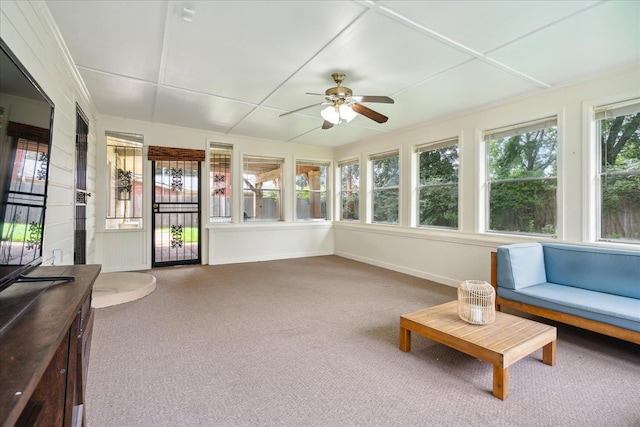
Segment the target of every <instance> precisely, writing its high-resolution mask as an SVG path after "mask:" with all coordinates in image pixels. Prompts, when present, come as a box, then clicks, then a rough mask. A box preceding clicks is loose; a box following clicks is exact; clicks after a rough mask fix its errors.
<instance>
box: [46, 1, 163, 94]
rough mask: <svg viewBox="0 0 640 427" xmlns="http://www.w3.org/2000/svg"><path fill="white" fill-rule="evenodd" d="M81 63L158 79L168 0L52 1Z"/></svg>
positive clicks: (154, 80) (52, 10)
mask: <svg viewBox="0 0 640 427" xmlns="http://www.w3.org/2000/svg"><path fill="white" fill-rule="evenodd" d="M47 5H48V6H49V10H50V11H51V14H52V15H53V18H54V19H55V21H56V23H57V24H58V27H59V28H60V31H61V33H62V36H63V37H64V40H65V42H66V44H67V46H68V48H69V51H70V52H71V55H72V56H73V59H74V61H75V63H76V65H78V66H82V67H88V68H91V69H95V70H101V71H106V72H109V73H114V74H119V75H123V76H130V77H135V78H138V79H143V80H147V81H151V82H157V80H158V72H159V70H160V57H161V52H162V37H163V33H164V25H165V16H166V9H167V2H166V1H151V0H144V1H131V0H129V1H127V2H126V5H125V2H122V1H60V0H56V1H49V2H47Z"/></svg>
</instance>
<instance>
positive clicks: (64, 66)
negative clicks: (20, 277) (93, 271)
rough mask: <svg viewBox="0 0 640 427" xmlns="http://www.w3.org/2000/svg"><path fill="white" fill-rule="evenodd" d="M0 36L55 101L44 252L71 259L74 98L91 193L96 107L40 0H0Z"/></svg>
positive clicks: (91, 217) (90, 249)
mask: <svg viewBox="0 0 640 427" xmlns="http://www.w3.org/2000/svg"><path fill="white" fill-rule="evenodd" d="M0 37H2V39H3V40H4V42H5V43H6V44H7V45H8V47H9V49H11V51H12V52H13V54H14V55H15V56H16V57H17V58H18V60H19V61H20V62H21V63H22V65H24V66H25V68H26V69H27V70H28V71H29V73H30V74H31V75H32V76H33V78H34V79H35V80H36V81H37V82H38V84H39V85H40V86H41V87H42V89H43V90H44V92H45V93H46V94H47V95H48V96H49V98H51V100H52V101H53V103H54V104H55V109H54V121H53V138H52V139H53V142H52V149H51V157H50V165H49V188H48V199H47V213H46V222H45V231H44V246H43V257H44V258H45V263H51V258H52V255H53V250H54V249H61V250H62V254H63V264H73V250H74V240H73V234H74V233H73V232H74V221H73V219H74V216H75V199H74V186H75V185H74V182H75V178H74V177H75V129H76V103H77V104H78V105H80V108H82V110H83V111H84V112H85V114H86V115H87V116H88V117H89V156H88V158H89V164H88V174H89V177H88V178H89V179H88V191H89V192H91V193H95V165H96V164H95V152H96V150H95V142H96V138H95V135H96V134H95V127H94V122H95V120H94V117H95V109H94V107H93V105H92V103H91V100H90V98H89V95H88V94H87V92H86V88H85V87H84V85H83V83H82V82H81V80H80V79H79V78H78V72H77V70H76V69H75V67H74V66H73V65H72V62H71V61H70V56H69V55H68V52H67V50H66V47H65V46H64V43H63V42H62V40H61V37H60V36H59V33H58V31H57V28H56V26H55V24H54V23H53V19H52V17H51V15H50V13H49V9H47V7H46V5H45V4H44V2H26V1H12V0H2V1H1V2H0ZM87 215H88V219H87V260H88V262H89V263H92V262H95V245H94V235H93V230H94V225H95V209H94V205H93V200H91V199H90V200H89V206H88V207H87Z"/></svg>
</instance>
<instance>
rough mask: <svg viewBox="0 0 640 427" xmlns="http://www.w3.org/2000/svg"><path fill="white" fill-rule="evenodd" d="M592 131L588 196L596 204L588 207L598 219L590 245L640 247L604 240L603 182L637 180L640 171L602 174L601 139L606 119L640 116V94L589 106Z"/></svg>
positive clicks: (624, 241)
mask: <svg viewBox="0 0 640 427" xmlns="http://www.w3.org/2000/svg"><path fill="white" fill-rule="evenodd" d="M589 109H590V113H591V115H590V119H591V123H590V131H591V133H592V137H591V138H590V140H591V146H592V158H593V163H592V164H593V171H594V172H593V175H592V176H593V180H590V182H593V186H592V187H593V191H592V192H590V193H589V194H591V195H592V199H593V203H591V204H590V205H589V206H590V207H592V208H593V211H594V212H595V215H594V217H593V220H592V224H591V225H592V227H593V228H592V229H593V230H595V232H594V233H593V235H591V236H585V237H586V239H585V240H588V241H595V242H600V243H614V244H628V245H640V239H638V240H634V239H622V238H620V239H618V238H614V237H603V235H602V232H603V210H604V208H603V192H604V188H603V185H602V181H603V179H604V178H606V177H610V176H627V177H629V176H635V175H638V174H640V169H638V170H629V169H626V170H624V171H612V172H609V171H603V169H602V156H603V152H602V151H603V148H604V147H603V146H602V145H601V143H600V141H601V135H602V122H603V121H604V120H607V119H613V118H617V117H620V116H627V115H631V114H638V113H640V98H638V97H637V94H634V96H630V97H628V98H627V99H624V100H618V101H613V102H599V103H597V105H592V106H590V108H589Z"/></svg>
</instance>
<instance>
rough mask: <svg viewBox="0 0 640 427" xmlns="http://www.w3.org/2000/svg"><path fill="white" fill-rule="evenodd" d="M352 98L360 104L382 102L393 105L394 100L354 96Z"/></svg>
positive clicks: (384, 97) (381, 97)
mask: <svg viewBox="0 0 640 427" xmlns="http://www.w3.org/2000/svg"><path fill="white" fill-rule="evenodd" d="M351 98H353V99H355V100H356V101H358V102H381V103H383V104H393V103H394V101H393V99H391V98H389V97H388V96H363V95H354V96H352V97H351Z"/></svg>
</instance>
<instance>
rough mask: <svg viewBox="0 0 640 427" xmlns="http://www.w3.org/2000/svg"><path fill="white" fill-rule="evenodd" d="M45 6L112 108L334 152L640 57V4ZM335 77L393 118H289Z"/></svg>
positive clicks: (484, 1)
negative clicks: (381, 99)
mask: <svg viewBox="0 0 640 427" xmlns="http://www.w3.org/2000/svg"><path fill="white" fill-rule="evenodd" d="M45 1H46V4H47V5H48V6H49V8H50V10H51V12H52V16H53V17H54V19H55V21H56V23H57V24H58V26H59V28H60V33H61V34H62V36H63V38H64V40H65V41H66V43H67V45H68V47H69V51H70V52H71V55H72V57H73V58H74V60H75V62H76V65H77V66H78V68H79V70H80V71H81V74H82V76H83V78H84V79H85V81H86V85H87V88H88V90H89V92H90V94H91V97H92V99H93V100H94V101H95V104H96V108H97V110H98V112H99V113H100V114H109V115H116V116H123V117H131V118H134V119H140V120H147V121H151V122H158V123H167V124H173V125H178V126H183V127H192V128H198V129H205V130H211V131H216V132H222V133H231V134H234V135H246V136H251V137H260V138H268V139H275V140H282V141H295V142H300V143H309V144H319V145H325V146H331V147H334V146H337V145H342V144H347V143H350V142H354V141H358V140H360V139H363V138H369V137H371V136H373V135H379V134H383V133H387V132H390V131H395V130H400V129H403V128H406V127H413V126H416V125H418V124H420V123H423V122H425V121H427V120H435V119H438V118H439V117H444V116H448V115H451V114H456V113H459V112H462V111H467V110H469V109H472V108H477V107H479V106H484V105H488V104H490V103H492V102H496V101H501V100H504V99H508V98H511V97H514V96H517V95H520V94H522V93H525V92H531V91H536V90H543V89H545V88H546V87H547V86H549V85H550V86H551V87H553V86H555V85H557V84H560V83H563V82H565V81H570V80H572V79H577V78H580V77H582V76H584V75H588V74H593V73H596V72H600V71H604V70H607V69H614V68H618V67H621V66H625V65H626V64H629V63H631V62H633V63H636V64H637V63H639V62H640V30H639V29H640V1H637V0H632V1H622V0H620V1H617V0H614V1H606V2H601V1H595V0H574V1H565V0H562V1H543V0H539V1H537V0H520V1H497V0H477V1H418V0H415V1H386V0H385V1H376V0H365V1H361V0H343V1H324V0H305V1H195V0H185V1H152V0H148V1H97V0H85V1H81V2H80V1H60V0H45ZM0 4H1V3H0ZM185 7H192V8H194V9H195V14H194V15H193V20H191V21H190V22H189V21H188V20H184V19H183V13H184V8H185ZM478 58H479V59H478ZM491 61H497V62H498V64H496V63H494V62H491ZM500 63H501V64H502V66H500ZM335 72H340V73H344V74H346V80H345V81H344V83H343V85H344V86H347V87H349V88H351V89H352V90H353V92H354V94H355V95H386V96H390V97H392V98H394V99H395V103H394V104H379V103H365V105H366V106H367V107H369V108H371V109H373V110H375V111H378V112H380V113H381V114H384V115H386V116H388V117H389V120H388V122H386V123H384V124H378V123H375V122H374V121H372V120H369V119H367V118H365V117H363V116H358V117H357V118H356V119H354V121H353V122H352V123H350V124H346V123H343V124H340V125H336V126H334V127H333V128H332V129H329V130H321V129H320V126H321V125H322V121H323V120H322V118H321V117H320V110H321V108H320V107H319V106H316V107H313V108H309V109H306V110H303V111H301V112H299V113H295V114H291V115H288V116H285V117H279V115H280V114H282V113H284V112H286V111H291V110H295V109H298V108H301V107H304V106H308V105H312V104H314V103H315V104H318V103H320V102H322V101H324V100H325V98H324V96H323V95H322V94H324V92H325V90H327V89H328V88H331V87H333V86H335V84H334V82H333V80H332V78H331V74H332V73H335ZM306 92H314V93H320V94H321V95H319V96H312V95H307V94H305V93H306Z"/></svg>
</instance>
